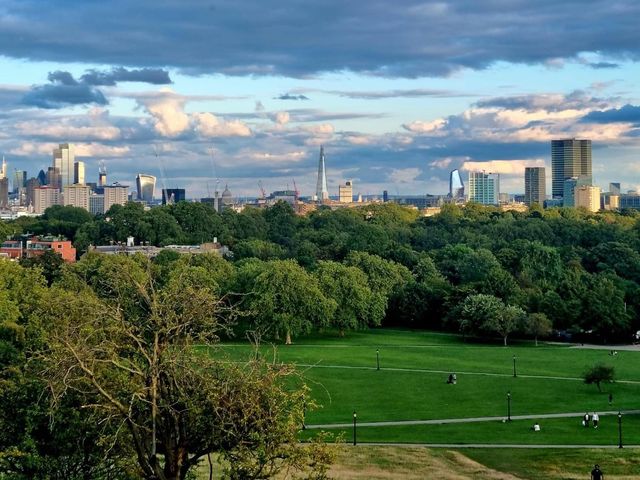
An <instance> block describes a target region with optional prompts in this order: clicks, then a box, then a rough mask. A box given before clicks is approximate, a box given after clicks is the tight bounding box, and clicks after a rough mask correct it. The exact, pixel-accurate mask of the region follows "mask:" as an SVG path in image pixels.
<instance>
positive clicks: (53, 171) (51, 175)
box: [45, 167, 62, 190]
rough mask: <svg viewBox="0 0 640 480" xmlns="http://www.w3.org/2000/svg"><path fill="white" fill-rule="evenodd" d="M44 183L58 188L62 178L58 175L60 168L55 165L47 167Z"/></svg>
mask: <svg viewBox="0 0 640 480" xmlns="http://www.w3.org/2000/svg"><path fill="white" fill-rule="evenodd" d="M45 184H46V185H49V186H50V187H53V188H57V189H58V190H60V188H61V185H62V178H61V177H60V170H58V168H57V167H49V168H48V169H47V181H46V182H45Z"/></svg>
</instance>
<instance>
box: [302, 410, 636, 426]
mask: <svg viewBox="0 0 640 480" xmlns="http://www.w3.org/2000/svg"><path fill="white" fill-rule="evenodd" d="M622 413H623V414H624V415H637V414H639V413H640V410H625V411H623V412H622ZM599 414H600V416H601V417H602V416H608V415H618V411H617V410H615V411H614V410H609V411H606V412H601V413H599ZM583 416H584V412H571V413H540V414H534V415H511V420H537V419H544V418H570V417H575V418H576V419H577V421H580V420H582V417H583ZM503 420H506V417H504V416H502V417H468V418H440V419H432V420H395V421H383V422H358V427H396V426H402V425H444V424H449V423H476V422H498V421H503ZM351 427H353V423H325V424H317V425H306V428H307V430H312V429H316V430H317V429H325V430H329V429H332V428H351Z"/></svg>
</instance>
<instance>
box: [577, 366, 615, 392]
mask: <svg viewBox="0 0 640 480" xmlns="http://www.w3.org/2000/svg"><path fill="white" fill-rule="evenodd" d="M583 378H584V383H586V384H587V385H592V384H594V383H595V384H596V386H597V387H598V391H599V392H601V391H602V388H601V387H600V384H602V383H613V382H614V381H615V368H614V367H612V366H611V365H605V364H603V363H598V364H596V365H593V366H591V367H589V368H587V370H585V372H584V375H583Z"/></svg>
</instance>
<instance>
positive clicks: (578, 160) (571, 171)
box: [551, 138, 593, 198]
mask: <svg viewBox="0 0 640 480" xmlns="http://www.w3.org/2000/svg"><path fill="white" fill-rule="evenodd" d="M583 175H584V176H587V177H589V178H590V180H589V184H591V183H593V177H592V172H591V140H576V139H575V138H569V139H564V140H551V176H552V178H551V194H552V196H553V198H562V196H563V194H564V181H565V180H567V179H568V178H572V177H580V176H583Z"/></svg>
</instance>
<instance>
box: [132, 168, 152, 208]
mask: <svg viewBox="0 0 640 480" xmlns="http://www.w3.org/2000/svg"><path fill="white" fill-rule="evenodd" d="M136 187H137V190H138V200H142V201H144V202H152V201H153V194H154V192H155V189H156V177H154V176H153V175H146V174H144V173H139V174H138V176H137V177H136Z"/></svg>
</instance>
